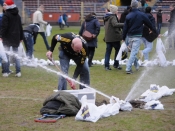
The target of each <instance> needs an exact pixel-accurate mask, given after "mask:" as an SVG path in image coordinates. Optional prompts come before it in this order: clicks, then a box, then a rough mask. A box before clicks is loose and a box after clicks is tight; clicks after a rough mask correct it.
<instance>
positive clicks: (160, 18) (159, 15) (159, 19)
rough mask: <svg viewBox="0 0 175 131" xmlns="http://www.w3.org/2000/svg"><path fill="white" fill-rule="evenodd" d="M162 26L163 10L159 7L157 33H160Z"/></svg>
mask: <svg viewBox="0 0 175 131" xmlns="http://www.w3.org/2000/svg"><path fill="white" fill-rule="evenodd" d="M161 27H162V10H161V9H159V10H158V12H157V33H158V34H160V32H161Z"/></svg>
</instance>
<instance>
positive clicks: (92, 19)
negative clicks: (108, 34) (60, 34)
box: [79, 12, 100, 67]
mask: <svg viewBox="0 0 175 131" xmlns="http://www.w3.org/2000/svg"><path fill="white" fill-rule="evenodd" d="M84 30H88V31H89V32H91V33H92V34H93V35H92V37H93V38H92V40H89V41H87V45H88V65H89V67H91V66H92V64H93V63H92V60H93V57H94V54H95V48H97V42H98V40H97V37H98V35H99V33H100V23H99V21H98V19H97V18H96V14H95V13H94V12H93V13H90V14H88V15H87V16H86V18H85V21H84V23H83V24H82V26H81V29H80V31H79V35H80V36H82V34H83V32H84Z"/></svg>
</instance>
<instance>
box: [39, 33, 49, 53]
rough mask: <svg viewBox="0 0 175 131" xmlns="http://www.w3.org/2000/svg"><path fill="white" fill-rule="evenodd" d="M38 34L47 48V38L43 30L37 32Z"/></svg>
mask: <svg viewBox="0 0 175 131" xmlns="http://www.w3.org/2000/svg"><path fill="white" fill-rule="evenodd" d="M39 34H40V35H41V36H42V37H43V40H44V43H45V45H46V49H47V50H49V49H50V47H49V44H48V42H47V38H46V34H45V32H39Z"/></svg>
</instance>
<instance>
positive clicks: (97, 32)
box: [95, 20, 100, 37]
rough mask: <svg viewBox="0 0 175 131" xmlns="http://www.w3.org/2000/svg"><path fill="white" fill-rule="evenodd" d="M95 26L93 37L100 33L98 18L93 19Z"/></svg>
mask: <svg viewBox="0 0 175 131" xmlns="http://www.w3.org/2000/svg"><path fill="white" fill-rule="evenodd" d="M95 27H96V29H95V37H97V36H98V35H99V33H100V23H99V21H98V20H96V21H95Z"/></svg>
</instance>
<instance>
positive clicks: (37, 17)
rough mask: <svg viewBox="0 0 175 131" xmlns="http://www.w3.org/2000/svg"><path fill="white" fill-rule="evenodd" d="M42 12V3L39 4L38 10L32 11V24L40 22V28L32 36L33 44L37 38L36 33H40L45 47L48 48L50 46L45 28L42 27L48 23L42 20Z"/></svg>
mask: <svg viewBox="0 0 175 131" xmlns="http://www.w3.org/2000/svg"><path fill="white" fill-rule="evenodd" d="M43 12H44V5H40V6H39V8H38V10H37V11H35V12H34V13H33V24H34V23H38V24H40V29H39V31H38V33H37V34H36V35H35V37H34V44H35V43H36V39H37V36H38V34H40V35H41V36H42V38H43V40H44V43H45V46H46V49H47V50H49V49H50V46H49V44H48V41H47V38H46V33H45V29H44V28H45V26H46V25H48V24H49V23H48V22H46V21H44V20H43Z"/></svg>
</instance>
